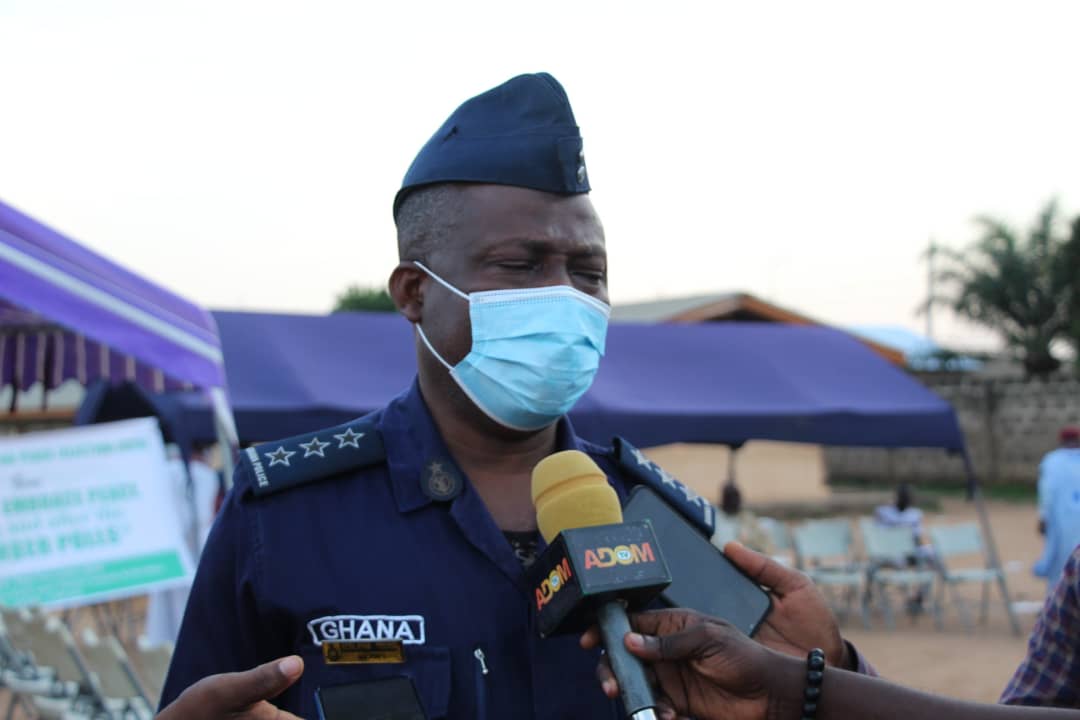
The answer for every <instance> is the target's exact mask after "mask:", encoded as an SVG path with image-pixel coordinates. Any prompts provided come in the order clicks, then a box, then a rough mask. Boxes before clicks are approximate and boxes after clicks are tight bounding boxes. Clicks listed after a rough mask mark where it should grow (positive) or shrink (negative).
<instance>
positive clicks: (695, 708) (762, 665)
mask: <svg viewBox="0 0 1080 720" xmlns="http://www.w3.org/2000/svg"><path fill="white" fill-rule="evenodd" d="M630 624H631V626H632V627H633V628H634V629H635V630H637V631H638V632H637V633H629V634H628V635H627V636H626V647H627V648H628V649H629V650H630V652H632V653H633V654H634V655H637V656H638V657H639V658H641V659H642V660H645V661H647V662H648V663H649V669H650V671H651V673H652V675H653V676H654V678H655V681H656V684H657V685H658V686H659V692H658V694H657V695H658V696H657V701H658V703H659V707H658V711H659V715H660V717H663V718H666V719H670V718H674V717H676V714H678V716H680V717H681V716H693V717H695V718H699V719H700V720H708V719H709V718H723V719H724V720H762V719H763V718H764V717H765V716H766V713H767V712H768V708H769V688H768V687H767V685H768V683H769V682H770V677H771V676H772V675H773V674H775V671H776V669H777V667H776V662H775V661H776V660H777V659H781V660H782V658H779V656H778V655H775V654H774V653H772V652H770V651H769V650H767V649H766V648H764V647H762V646H761V645H759V644H758V643H756V642H754V641H753V640H751V639H749V638H748V637H746V636H745V635H743V634H742V633H740V632H739V631H738V630H736V629H735V628H733V627H732V626H730V625H728V624H727V623H725V622H721V621H719V620H714V619H712V618H709V617H707V616H705V615H701V614H698V613H695V612H693V611H690V610H657V611H654V612H647V613H641V614H637V615H632V616H631V618H630ZM599 643H600V634H599V632H598V631H597V630H596V628H593V629H592V630H590V631H589V632H587V633H586V634H585V635H584V636H583V637H582V645H584V646H585V647H586V648H591V647H596V646H597V645H598V644H599ZM597 677H598V679H599V680H600V681H601V683H602V687H603V690H604V693H605V694H606V695H607V696H608V697H611V698H615V697H617V696H618V692H619V687H618V682H617V681H616V680H615V678H614V677H613V676H612V675H611V671H610V668H609V667H608V666H607V665H606V663H601V665H600V667H599V668H598V670H597Z"/></svg>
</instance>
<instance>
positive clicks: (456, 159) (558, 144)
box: [394, 73, 590, 217]
mask: <svg viewBox="0 0 1080 720" xmlns="http://www.w3.org/2000/svg"><path fill="white" fill-rule="evenodd" d="M444 182H472V183H490V184H494V185H514V186H517V187H524V188H531V189H533V190H542V191H544V192H550V193H562V194H567V195H569V194H576V193H587V192H589V189H590V188H589V177H588V174H587V173H586V171H585V154H584V152H583V151H582V143H581V133H580V132H579V131H578V127H577V122H576V121H575V120H574V112H573V110H571V108H570V100H569V99H568V98H567V97H566V91H565V90H563V87H562V85H560V84H559V81H558V80H556V79H555V78H553V77H552V76H551V75H549V74H547V73H534V74H531V75H518V76H517V77H515V78H512V79H510V80H508V81H506V82H505V83H503V84H502V85H499V86H498V87H496V88H493V89H491V90H488V91H487V92H485V93H483V94H481V95H477V96H476V97H474V98H472V99H470V100H466V101H465V102H464V103H462V105H461V106H460V107H459V108H458V109H457V110H455V111H454V112H453V113H452V114H451V115H450V117H449V118H447V119H446V122H444V123H443V124H442V127H440V128H439V129H438V130H437V131H436V132H435V134H434V135H432V136H431V139H430V140H428V141H427V144H425V145H424V147H423V148H422V149H421V150H420V153H419V154H418V155H417V156H416V159H415V160H413V162H412V165H410V166H409V170H408V172H406V173H405V180H404V181H403V182H402V184H401V190H399V191H398V193H397V196H396V197H395V198H394V215H395V217H396V216H397V211H398V208H399V207H401V203H402V201H403V200H404V199H405V196H406V195H408V193H409V191H411V190H414V189H416V188H418V187H422V186H424V185H432V184H434V183H444Z"/></svg>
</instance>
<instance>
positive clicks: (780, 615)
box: [724, 542, 854, 670]
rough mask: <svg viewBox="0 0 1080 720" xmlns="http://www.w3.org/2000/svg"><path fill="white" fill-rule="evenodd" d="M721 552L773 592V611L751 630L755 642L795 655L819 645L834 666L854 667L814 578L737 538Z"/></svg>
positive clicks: (804, 654)
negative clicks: (741, 542) (738, 541)
mask: <svg viewBox="0 0 1080 720" xmlns="http://www.w3.org/2000/svg"><path fill="white" fill-rule="evenodd" d="M724 555H726V556H727V558H728V560H730V561H731V562H732V563H733V564H734V565H735V566H736V567H738V568H739V569H740V570H742V571H743V572H744V573H746V574H747V575H749V576H750V577H751V578H753V580H754V582H756V583H757V584H758V585H762V586H764V587H765V588H767V589H768V591H769V594H770V595H771V596H772V604H773V607H772V612H770V613H769V614H768V616H767V617H766V618H765V621H764V622H763V623H762V624H761V625H760V626H759V627H758V630H757V632H756V633H755V634H754V638H755V639H756V640H757V641H758V642H760V643H761V644H763V645H765V646H767V647H769V648H772V649H773V650H776V651H777V652H782V653H784V654H785V655H793V656H795V657H798V658H805V657H806V654H807V653H808V652H809V651H810V650H812V649H813V648H821V649H822V650H824V651H825V661H826V662H827V663H829V664H830V665H832V666H833V667H839V668H844V669H846V670H853V669H854V668H853V667H852V659H851V658H850V657H848V655H849V653H848V652H847V644H846V643H845V642H844V639H843V638H842V637H840V625H839V624H838V623H837V621H836V616H835V615H833V613H832V610H830V609H829V604H828V602H826V600H825V596H824V595H822V594H821V591H820V590H819V589H818V588H817V586H816V585H814V581H813V580H811V579H810V578H809V577H807V576H806V575H805V574H804V573H801V572H799V571H798V570H794V569H792V568H786V567H784V566H783V565H781V564H780V563H778V562H776V561H775V560H773V559H772V558H770V557H767V556H765V555H762V554H761V553H757V552H754V551H753V550H751V549H750V548H747V547H744V546H743V545H740V544H739V543H737V542H730V543H728V544H727V545H725V546H724Z"/></svg>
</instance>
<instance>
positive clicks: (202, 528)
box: [144, 444, 221, 645]
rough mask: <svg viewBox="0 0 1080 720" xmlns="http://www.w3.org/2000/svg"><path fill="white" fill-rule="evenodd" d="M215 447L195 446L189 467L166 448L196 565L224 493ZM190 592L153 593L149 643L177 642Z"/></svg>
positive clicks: (178, 589) (175, 499) (175, 496)
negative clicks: (211, 457)
mask: <svg viewBox="0 0 1080 720" xmlns="http://www.w3.org/2000/svg"><path fill="white" fill-rule="evenodd" d="M211 447H212V446H210V445H207V444H196V445H193V446H192V450H191V458H190V460H189V462H188V463H187V464H186V465H185V463H184V460H183V456H182V455H181V453H180V448H179V447H177V446H176V445H174V444H169V445H167V446H166V455H167V457H168V467H169V487H170V490H171V497H172V506H173V508H175V510H176V514H177V517H178V519H179V523H180V532H181V534H182V535H183V538H184V542H185V543H186V544H187V546H188V550H189V552H190V553H191V559H192V562H194V563H196V564H198V562H199V557H200V555H201V554H202V549H203V547H204V546H205V545H206V539H207V537H208V536H209V534H210V527H211V526H212V525H213V522H214V514H215V513H216V512H217V505H218V495H219V493H220V491H221V476H220V474H219V473H218V472H217V470H215V469H214V468H213V467H211V465H210V461H209V451H210V449H211ZM190 592H191V584H190V583H186V584H182V585H178V586H174V587H171V588H169V589H167V590H157V591H154V592H152V593H150V597H149V601H148V603H147V607H146V631H145V633H144V635H145V637H146V641H147V642H148V643H150V644H151V645H160V644H162V643H169V644H172V643H174V642H176V637H177V635H178V634H179V632H180V624H181V621H182V620H183V618H184V607H185V606H186V604H187V599H188V594H189V593H190Z"/></svg>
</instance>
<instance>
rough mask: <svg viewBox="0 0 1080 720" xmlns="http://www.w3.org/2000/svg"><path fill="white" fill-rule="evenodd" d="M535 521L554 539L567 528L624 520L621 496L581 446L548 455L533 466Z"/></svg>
mask: <svg viewBox="0 0 1080 720" xmlns="http://www.w3.org/2000/svg"><path fill="white" fill-rule="evenodd" d="M532 499H533V505H535V506H536V522H537V524H538V525H539V526H540V534H541V535H543V536H544V540H545V541H547V542H549V543H550V542H551V541H552V540H554V539H555V536H556V535H558V534H559V533H561V532H562V531H563V530H566V529H568V528H579V527H590V526H593V525H614V524H616V523H621V522H622V519H623V518H622V507H621V506H620V505H619V496H618V495H616V494H615V490H614V489H613V488H612V487H611V485H609V484H608V480H607V476H606V475H604V471H603V470H601V469H600V466H598V465H597V464H596V463H595V462H593V459H592V458H591V457H589V456H588V455H586V454H585V453H583V452H581V451H580V450H564V451H562V452H557V453H555V454H554V455H548V456H547V457H546V458H544V459H543V460H541V461H540V462H538V463H537V464H536V467H534V468H533V472H532Z"/></svg>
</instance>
